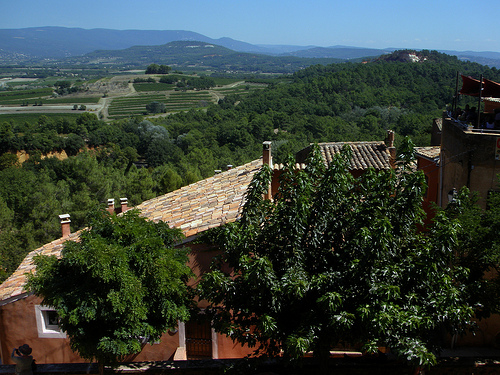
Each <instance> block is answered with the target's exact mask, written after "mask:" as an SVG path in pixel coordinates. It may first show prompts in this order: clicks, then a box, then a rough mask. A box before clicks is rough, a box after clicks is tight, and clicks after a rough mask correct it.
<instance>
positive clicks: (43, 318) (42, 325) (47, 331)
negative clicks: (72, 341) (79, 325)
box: [35, 305, 66, 339]
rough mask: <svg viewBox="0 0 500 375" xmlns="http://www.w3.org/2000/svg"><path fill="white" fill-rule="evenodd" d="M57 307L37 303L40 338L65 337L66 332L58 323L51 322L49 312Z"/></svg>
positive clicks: (36, 314) (37, 322) (36, 313)
mask: <svg viewBox="0 0 500 375" xmlns="http://www.w3.org/2000/svg"><path fill="white" fill-rule="evenodd" d="M50 311H54V312H55V309H54V308H53V307H50V306H42V305H35V316H36V327H37V330H38V337H39V338H46V339H65V338H66V332H63V331H62V330H61V328H60V327H59V326H58V325H54V324H49V322H48V315H47V314H48V312H50Z"/></svg>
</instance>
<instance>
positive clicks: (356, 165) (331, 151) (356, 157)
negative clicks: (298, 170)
mask: <svg viewBox="0 0 500 375" xmlns="http://www.w3.org/2000/svg"><path fill="white" fill-rule="evenodd" d="M345 144H347V145H349V146H351V150H352V158H351V161H350V165H349V168H350V169H351V170H365V169H368V168H375V169H390V168H391V163H390V159H391V154H390V152H389V148H388V147H387V146H386V144H385V143H384V142H378V141H377V142H334V143H319V144H318V146H319V148H320V151H321V155H322V157H323V160H324V161H325V163H326V164H327V165H330V163H331V162H332V160H333V156H334V155H335V154H338V153H339V152H340V151H341V150H342V147H343V146H344V145H345ZM310 148H311V146H309V147H307V148H305V149H304V150H302V151H301V152H300V153H299V154H300V155H301V156H302V157H303V158H304V157H305V156H306V155H307V154H308V153H309V151H310ZM298 161H299V162H304V160H300V158H299V160H298Z"/></svg>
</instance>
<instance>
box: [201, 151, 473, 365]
mask: <svg viewBox="0 0 500 375" xmlns="http://www.w3.org/2000/svg"><path fill="white" fill-rule="evenodd" d="M405 155H406V154H405ZM349 159H350V150H349V149H348V146H347V147H346V148H345V149H344V150H343V152H342V153H341V154H340V155H337V156H336V157H335V158H334V161H333V163H332V164H331V165H330V167H329V168H328V170H326V171H325V167H324V165H323V162H322V158H321V156H320V153H319V149H318V148H316V149H315V150H314V152H313V154H312V157H311V159H310V160H309V162H308V164H307V167H306V168H305V169H304V170H297V169H296V168H295V163H294V161H293V160H288V162H287V164H286V167H285V169H284V171H283V174H282V175H281V184H280V188H279V191H278V193H277V195H276V196H275V197H274V201H273V202H271V201H269V200H265V199H264V198H263V194H264V193H265V192H267V189H268V186H269V183H270V181H271V171H270V169H269V168H267V167H263V169H262V171H261V172H260V173H259V174H258V175H257V176H256V178H254V180H253V181H252V183H251V186H250V188H249V191H248V193H247V200H246V203H245V206H244V209H243V213H242V218H241V220H240V221H238V222H235V223H232V224H229V225H227V226H226V227H223V228H222V229H221V230H220V231H219V232H218V233H217V235H216V238H217V240H218V241H219V243H220V244H221V246H222V249H223V250H224V253H223V255H222V256H221V259H220V260H221V262H220V266H219V267H216V268H215V269H214V270H213V271H211V272H210V273H208V274H206V275H205V277H204V280H203V282H202V285H201V288H200V293H201V295H202V297H203V298H205V299H207V300H208V301H210V302H211V314H212V318H213V321H214V325H215V328H216V329H217V330H218V331H220V332H223V333H225V334H227V335H229V336H230V337H232V338H233V339H234V340H236V341H238V342H240V343H245V344H248V345H249V346H254V345H259V347H258V352H259V351H260V352H264V353H266V354H268V355H278V354H279V353H280V351H281V350H282V351H283V353H284V355H285V357H288V358H292V359H294V358H299V357H301V356H302V355H303V354H304V353H306V352H309V351H313V352H314V355H315V356H317V357H318V358H320V359H323V360H324V361H323V363H326V359H327V358H328V357H329V354H330V350H331V349H332V348H333V347H335V346H336V345H338V344H339V343H347V344H351V345H353V346H355V347H356V346H357V347H359V348H361V347H362V348H363V349H364V350H367V351H368V352H372V353H373V352H377V349H378V347H381V346H382V347H389V348H390V349H391V351H392V352H393V353H395V354H396V355H398V356H400V357H401V358H404V359H406V360H408V361H412V362H413V363H416V364H418V365H431V364H433V363H435V361H436V357H435V354H434V353H435V352H434V350H436V349H437V348H438V347H439V345H440V344H442V340H443V339H444V335H445V333H446V332H450V333H457V332H462V331H463V330H464V329H466V327H467V324H468V322H469V320H470V319H471V316H472V313H473V310H472V308H471V307H470V306H469V304H468V303H467V301H466V295H465V287H464V285H462V284H460V283H457V282H456V280H458V279H460V278H459V277H458V276H459V275H461V274H462V273H463V272H465V270H464V269H462V268H461V267H458V266H456V267H452V266H451V265H452V264H453V262H452V261H453V252H452V246H453V245H454V242H453V241H454V239H455V238H456V232H457V225H456V222H455V221H453V220H451V221H450V220H448V219H447V218H444V217H442V216H439V215H438V217H437V222H436V224H435V226H434V227H433V228H432V229H430V230H429V231H428V232H425V233H423V232H419V231H418V225H419V224H421V223H422V209H421V202H422V195H423V192H424V190H423V189H424V185H425V181H424V176H423V174H422V173H420V172H418V173H414V172H413V171H412V170H411V168H410V165H411V158H410V157H409V156H408V155H406V156H405V157H404V158H403V159H402V161H401V164H400V165H401V166H400V168H399V169H398V170H386V171H380V172H376V171H374V170H368V171H367V172H366V173H364V174H363V175H362V176H361V177H359V178H354V177H353V176H352V175H351V174H350V172H349V169H348V160H349ZM227 266H229V267H230V269H231V272H227V269H228V268H227Z"/></svg>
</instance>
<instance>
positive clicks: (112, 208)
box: [106, 198, 115, 214]
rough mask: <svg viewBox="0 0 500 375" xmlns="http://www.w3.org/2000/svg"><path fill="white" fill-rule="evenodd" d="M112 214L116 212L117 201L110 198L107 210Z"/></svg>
mask: <svg viewBox="0 0 500 375" xmlns="http://www.w3.org/2000/svg"><path fill="white" fill-rule="evenodd" d="M106 211H108V212H109V213H110V214H113V213H114V212H115V200H114V198H109V199H108V208H107V209H106Z"/></svg>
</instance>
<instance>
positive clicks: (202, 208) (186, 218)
mask: <svg viewBox="0 0 500 375" xmlns="http://www.w3.org/2000/svg"><path fill="white" fill-rule="evenodd" d="M261 165H262V160H255V161H253V162H251V163H248V164H245V165H242V166H241V167H237V168H234V169H231V170H229V171H226V172H223V173H220V174H217V175H215V176H213V177H210V178H207V179H205V180H202V181H199V182H196V183H194V184H191V185H189V186H185V187H183V188H180V189H179V190H176V191H173V192H171V193H168V194H165V195H162V196H160V197H157V198H153V199H150V200H148V201H146V202H143V203H141V204H140V205H138V206H137V207H136V208H138V209H139V210H140V211H141V215H142V216H144V217H146V218H148V219H151V220H153V221H159V220H162V221H167V222H168V223H169V224H170V225H171V226H173V227H175V228H180V229H182V231H183V233H184V235H185V236H186V237H190V236H193V235H196V234H198V233H200V232H203V231H204V230H207V229H210V228H214V227H217V226H220V225H221V224H224V223H227V222H231V221H234V220H236V218H237V217H238V215H239V213H240V211H241V208H242V206H243V198H244V196H245V192H246V190H247V187H248V185H249V183H250V181H251V180H252V178H253V176H254V174H255V173H256V172H257V171H258V170H259V169H260V167H261Z"/></svg>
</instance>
